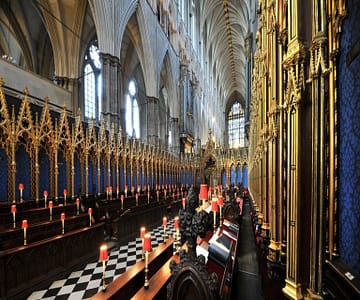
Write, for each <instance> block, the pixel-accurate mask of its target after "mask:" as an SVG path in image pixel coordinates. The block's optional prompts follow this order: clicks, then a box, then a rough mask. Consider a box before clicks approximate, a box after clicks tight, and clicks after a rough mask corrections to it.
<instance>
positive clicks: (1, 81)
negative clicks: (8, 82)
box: [0, 77, 5, 88]
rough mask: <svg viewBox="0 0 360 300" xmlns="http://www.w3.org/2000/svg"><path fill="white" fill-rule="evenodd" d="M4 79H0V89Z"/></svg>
mask: <svg viewBox="0 0 360 300" xmlns="http://www.w3.org/2000/svg"><path fill="white" fill-rule="evenodd" d="M4 83H5V82H4V78H2V77H0V88H1V87H2V86H3V85H4Z"/></svg>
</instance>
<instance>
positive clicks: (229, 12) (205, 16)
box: [0, 0, 250, 108]
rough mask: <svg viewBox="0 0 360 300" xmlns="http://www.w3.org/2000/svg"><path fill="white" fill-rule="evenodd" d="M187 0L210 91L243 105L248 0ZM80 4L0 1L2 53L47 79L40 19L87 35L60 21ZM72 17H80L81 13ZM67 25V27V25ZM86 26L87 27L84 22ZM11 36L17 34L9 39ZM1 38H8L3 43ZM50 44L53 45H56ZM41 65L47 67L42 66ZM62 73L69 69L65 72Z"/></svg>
mask: <svg viewBox="0 0 360 300" xmlns="http://www.w3.org/2000/svg"><path fill="white" fill-rule="evenodd" d="M193 1H194V3H198V4H199V6H200V9H199V14H200V19H199V23H200V24H199V25H200V35H201V36H202V38H203V41H202V42H203V46H204V49H205V60H206V63H207V69H208V70H209V74H210V76H211V77H212V79H211V81H212V83H213V84H212V87H213V88H214V90H215V91H213V93H214V95H215V96H217V98H218V99H221V100H222V101H223V103H221V104H220V107H223V108H225V107H226V106H227V104H228V103H229V102H231V101H232V100H234V99H235V98H236V99H237V100H240V102H242V103H243V101H244V99H245V95H246V94H245V91H246V78H245V70H246V67H245V66H246V57H245V51H246V50H245V39H246V37H247V35H248V33H249V23H250V17H249V15H250V7H249V2H250V1H249V0H196V1H199V2H196V1H195V0H193ZM80 3H81V5H80ZM85 3H86V0H80V1H79V0H77V1H74V0H66V1H49V0H32V1H28V0H25V1H24V0H20V1H12V0H2V1H0V8H1V9H0V20H1V22H0V37H2V38H0V50H2V52H3V53H9V52H11V53H12V55H13V59H14V60H15V61H17V63H19V64H21V65H24V66H26V67H27V68H28V69H30V70H32V71H34V72H37V73H39V74H42V75H44V76H46V77H50V74H51V73H52V72H53V68H54V66H49V63H45V60H46V57H48V61H49V56H51V49H49V47H48V45H50V39H52V38H51V36H52V35H51V33H50V36H49V35H48V33H47V32H46V29H45V27H44V25H43V22H45V23H46V21H47V19H46V16H48V15H50V16H51V18H50V17H49V19H51V20H53V22H54V24H55V25H57V27H61V23H60V22H59V21H56V20H62V22H63V23H65V24H67V26H66V28H63V27H64V26H63V27H61V28H62V29H61V28H60V30H62V31H63V32H64V33H63V34H62V33H61V32H58V33H57V36H65V33H67V34H68V35H69V36H71V37H79V36H80V35H82V36H84V35H85V36H86V35H88V34H91V33H84V32H83V33H82V32H81V28H80V26H79V24H78V23H76V24H75V25H74V24H73V23H71V22H70V21H69V20H66V19H65V21H64V18H66V16H69V15H71V12H73V13H75V11H80V10H79V9H76V10H75V8H74V7H79V6H82V7H84V6H85ZM36 10H38V11H41V12H42V14H43V15H44V16H45V20H41V19H39V18H38V17H34V16H35V15H37V14H38V12H37V11H36ZM14 12H16V14H15V13H14ZM84 13H85V12H84V10H82V12H81V15H83V14H84ZM19 14H21V15H19ZM85 15H86V18H85V19H86V20H87V19H89V18H88V16H89V15H90V14H89V13H85ZM77 19H82V17H81V18H80V17H79V18H77ZM86 22H87V21H86ZM87 23H88V22H87ZM90 23H91V22H90ZM29 24H31V26H29ZM91 25H93V24H91ZM68 26H71V29H69V28H68ZM89 28H93V27H92V26H89ZM1 33H2V34H1ZM12 36H16V37H17V38H16V40H15V39H13V40H12V42H11V37H12ZM44 37H45V39H44ZM5 39H7V40H8V41H5ZM19 40H20V41H23V43H21V44H18V42H17V41H19ZM25 41H26V42H25ZM59 42H61V41H59ZM52 43H54V39H52ZM54 45H55V46H56V44H54ZM71 45H72V44H71V43H70V44H69V47H72V46H71ZM8 47H12V49H11V51H9V50H10V49H7V48H8ZM24 47H27V48H24ZM55 48H57V47H55ZM53 50H55V49H53ZM40 57H42V59H40ZM68 65H69V66H72V65H74V63H73V62H72V61H69V62H68ZM44 66H47V67H46V68H45V67H44ZM69 66H67V65H64V66H55V67H56V69H57V70H58V72H59V70H60V69H61V68H60V67H62V68H63V69H65V70H66V69H67V68H68V69H70V68H71V67H69ZM68 73H72V72H70V71H68ZM60 75H61V74H60ZM243 104H244V103H243Z"/></svg>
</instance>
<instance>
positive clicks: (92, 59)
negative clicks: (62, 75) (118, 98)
mask: <svg viewBox="0 0 360 300" xmlns="http://www.w3.org/2000/svg"><path fill="white" fill-rule="evenodd" d="M84 61H85V66H84V114H85V118H89V119H90V118H91V119H100V113H101V101H100V99H101V90H102V78H101V62H100V56H99V49H98V47H97V42H96V41H93V42H92V43H91V44H90V46H89V48H88V49H87V50H86V53H85V59H84Z"/></svg>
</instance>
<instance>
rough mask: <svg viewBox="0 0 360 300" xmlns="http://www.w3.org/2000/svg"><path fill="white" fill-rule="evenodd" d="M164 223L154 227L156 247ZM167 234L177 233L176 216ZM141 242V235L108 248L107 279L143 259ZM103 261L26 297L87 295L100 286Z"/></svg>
mask: <svg viewBox="0 0 360 300" xmlns="http://www.w3.org/2000/svg"><path fill="white" fill-rule="evenodd" d="M163 233H164V228H163V226H159V227H157V228H155V229H153V230H152V231H151V245H152V248H153V249H154V248H156V247H157V246H159V245H160V244H161V243H162V242H163ZM166 233H167V235H168V236H174V234H175V230H174V223H173V220H172V221H169V223H168V226H167V227H166ZM141 254H142V243H141V239H140V238H136V240H135V241H131V242H129V243H128V244H127V245H124V246H120V248H114V249H113V250H111V251H110V252H109V259H108V261H107V263H106V282H107V283H110V282H111V281H113V280H115V279H116V278H118V277H119V276H120V275H121V274H122V273H124V272H125V271H126V270H128V269H129V268H130V267H131V266H132V265H134V264H135V263H136V262H137V261H139V260H141V256H142V255H141ZM101 279H102V263H101V262H99V261H94V262H90V263H88V264H87V265H86V266H85V268H84V269H83V270H78V271H74V272H72V273H71V274H70V276H69V277H68V278H65V279H61V280H56V281H54V282H53V283H52V284H51V285H50V286H49V287H48V288H47V289H44V290H39V291H35V292H33V293H32V294H31V295H30V296H29V297H28V298H27V299H28V300H35V299H47V300H50V299H56V300H60V299H76V300H79V299H88V298H90V297H92V296H93V295H95V294H96V293H97V292H98V291H100V289H101Z"/></svg>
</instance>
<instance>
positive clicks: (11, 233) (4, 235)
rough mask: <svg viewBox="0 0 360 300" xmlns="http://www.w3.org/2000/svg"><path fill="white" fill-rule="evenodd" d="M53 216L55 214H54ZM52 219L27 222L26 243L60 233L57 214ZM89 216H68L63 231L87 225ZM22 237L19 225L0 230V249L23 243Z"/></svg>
mask: <svg viewBox="0 0 360 300" xmlns="http://www.w3.org/2000/svg"><path fill="white" fill-rule="evenodd" d="M54 218H55V216H54ZM56 218H57V219H55V220H54V221H46V222H43V223H36V224H35V225H33V224H32V223H31V222H29V227H28V228H27V230H26V236H27V244H30V243H33V242H38V241H41V240H45V239H49V238H52V237H55V236H59V235H61V234H62V224H61V220H60V219H59V216H56ZM89 223H90V221H89V216H88V215H87V214H82V215H79V216H70V217H66V219H65V226H64V228H65V230H64V231H65V233H67V232H70V231H72V230H78V229H81V228H86V227H88V226H89ZM23 242H24V237H23V230H22V229H21V225H18V226H17V228H15V229H8V230H5V231H2V232H0V251H2V250H7V249H11V248H15V247H19V246H21V245H23Z"/></svg>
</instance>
